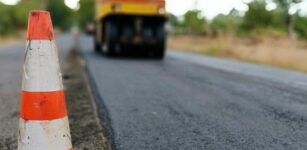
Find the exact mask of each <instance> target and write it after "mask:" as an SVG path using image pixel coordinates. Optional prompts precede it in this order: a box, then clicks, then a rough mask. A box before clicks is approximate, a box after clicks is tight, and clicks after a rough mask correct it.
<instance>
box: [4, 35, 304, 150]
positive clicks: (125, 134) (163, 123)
mask: <svg viewBox="0 0 307 150" xmlns="http://www.w3.org/2000/svg"><path fill="white" fill-rule="evenodd" d="M57 40H58V42H57V46H58V49H59V50H60V59H61V61H62V66H61V67H62V70H63V77H64V81H65V82H64V86H65V92H66V98H67V105H68V110H69V119H70V127H71V132H72V133H71V134H72V138H73V139H72V141H73V145H74V148H75V149H76V150H78V149H90V150H96V149H97V150H99V149H109V148H108V144H106V142H107V141H106V139H105V137H104V135H103V133H104V130H103V128H101V126H100V125H99V124H98V122H99V121H98V120H97V118H96V117H97V116H96V113H95V112H96V109H95V108H97V111H98V115H99V117H100V119H101V120H100V123H101V125H102V126H103V127H105V128H106V130H107V133H108V134H109V135H108V138H109V141H110V142H111V144H112V147H113V148H114V149H118V150H126V149H127V150H131V149H133V150H144V149H146V150H150V149H152V150H159V149H161V150H164V149H170V150H174V149H191V150H196V149H197V150H198V149H199V150H203V149H210V150H212V149H213V150H214V149H216V150H221V149H227V150H240V149H242V150H247V149H251V150H254V149H261V150H262V149H278V150H283V149H286V150H294V149H295V150H300V149H301V150H305V149H307V75H306V74H303V73H297V72H292V71H288V70H282V69H277V68H273V67H267V66H261V65H252V64H247V63H242V62H239V61H234V60H227V59H219V58H212V57H205V56H199V55H195V54H188V53H183V52H175V51H169V52H168V54H167V56H166V58H165V60H163V61H158V60H150V59H141V58H114V59H109V58H105V57H104V56H102V55H101V54H97V53H94V52H93V45H92V39H91V38H89V37H86V36H82V37H80V39H79V42H78V44H75V43H74V42H73V40H71V37H70V36H69V35H63V36H58V37H57ZM72 47H78V48H79V50H80V52H81V54H82V57H83V59H84V60H85V67H86V73H87V76H88V79H89V81H90V87H91V89H92V90H93V93H94V97H95V100H96V104H97V105H96V106H94V104H95V103H94V102H93V101H92V98H91V95H90V94H91V92H90V91H89V89H88V88H87V87H88V85H87V83H86V80H85V79H84V78H83V72H82V68H81V65H80V61H78V59H77V58H75V56H74V55H71V48H72ZM24 49H25V44H24V42H22V43H20V44H15V45H11V46H5V47H0V70H1V76H0V122H1V123H0V131H1V134H0V149H1V150H11V149H16V144H17V143H16V142H17V140H16V138H17V134H18V118H19V93H20V87H21V73H22V72H21V68H22V61H23V55H24Z"/></svg>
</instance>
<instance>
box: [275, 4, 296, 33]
mask: <svg viewBox="0 0 307 150" xmlns="http://www.w3.org/2000/svg"><path fill="white" fill-rule="evenodd" d="M274 1H275V3H276V4H277V5H278V8H279V9H280V10H281V13H282V15H283V16H284V24H285V25H286V26H287V29H288V36H289V37H291V38H293V25H294V15H291V14H290V13H289V10H290V8H291V6H292V5H293V4H297V3H301V2H302V0H274Z"/></svg>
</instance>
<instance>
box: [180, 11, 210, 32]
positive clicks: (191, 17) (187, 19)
mask: <svg viewBox="0 0 307 150" xmlns="http://www.w3.org/2000/svg"><path fill="white" fill-rule="evenodd" d="M206 23H207V22H206V19H205V18H204V17H203V16H202V15H201V11H200V10H189V11H187V12H186V13H185V14H184V16H183V23H182V25H183V27H184V28H186V29H187V31H188V32H190V33H202V32H204V31H205V28H206Z"/></svg>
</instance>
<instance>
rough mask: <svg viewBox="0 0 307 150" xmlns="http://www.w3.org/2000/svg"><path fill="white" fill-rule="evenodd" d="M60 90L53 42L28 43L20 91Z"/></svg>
mask: <svg viewBox="0 0 307 150" xmlns="http://www.w3.org/2000/svg"><path fill="white" fill-rule="evenodd" d="M62 89H63V85H62V74H61V71H60V66H59V59H58V51H57V48H56V45H55V42H54V41H53V40H52V41H50V40H31V41H28V42H27V48H26V56H25V63H24V66H23V81H22V90H24V91H29V92H48V91H57V90H62Z"/></svg>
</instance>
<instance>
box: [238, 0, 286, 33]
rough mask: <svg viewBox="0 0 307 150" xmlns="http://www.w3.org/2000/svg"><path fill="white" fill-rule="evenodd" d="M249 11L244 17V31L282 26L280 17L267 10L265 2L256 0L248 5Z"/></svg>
mask: <svg viewBox="0 0 307 150" xmlns="http://www.w3.org/2000/svg"><path fill="white" fill-rule="evenodd" d="M248 7H249V9H248V11H247V12H246V13H245V16H244V17H243V25H242V27H243V29H244V30H247V31H250V30H254V29H259V28H269V27H275V28H276V27H277V28H278V26H279V25H280V21H279V16H278V14H277V13H276V12H274V11H268V10H267V9H266V2H265V1H264V0H254V1H252V2H251V3H249V4H248Z"/></svg>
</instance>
